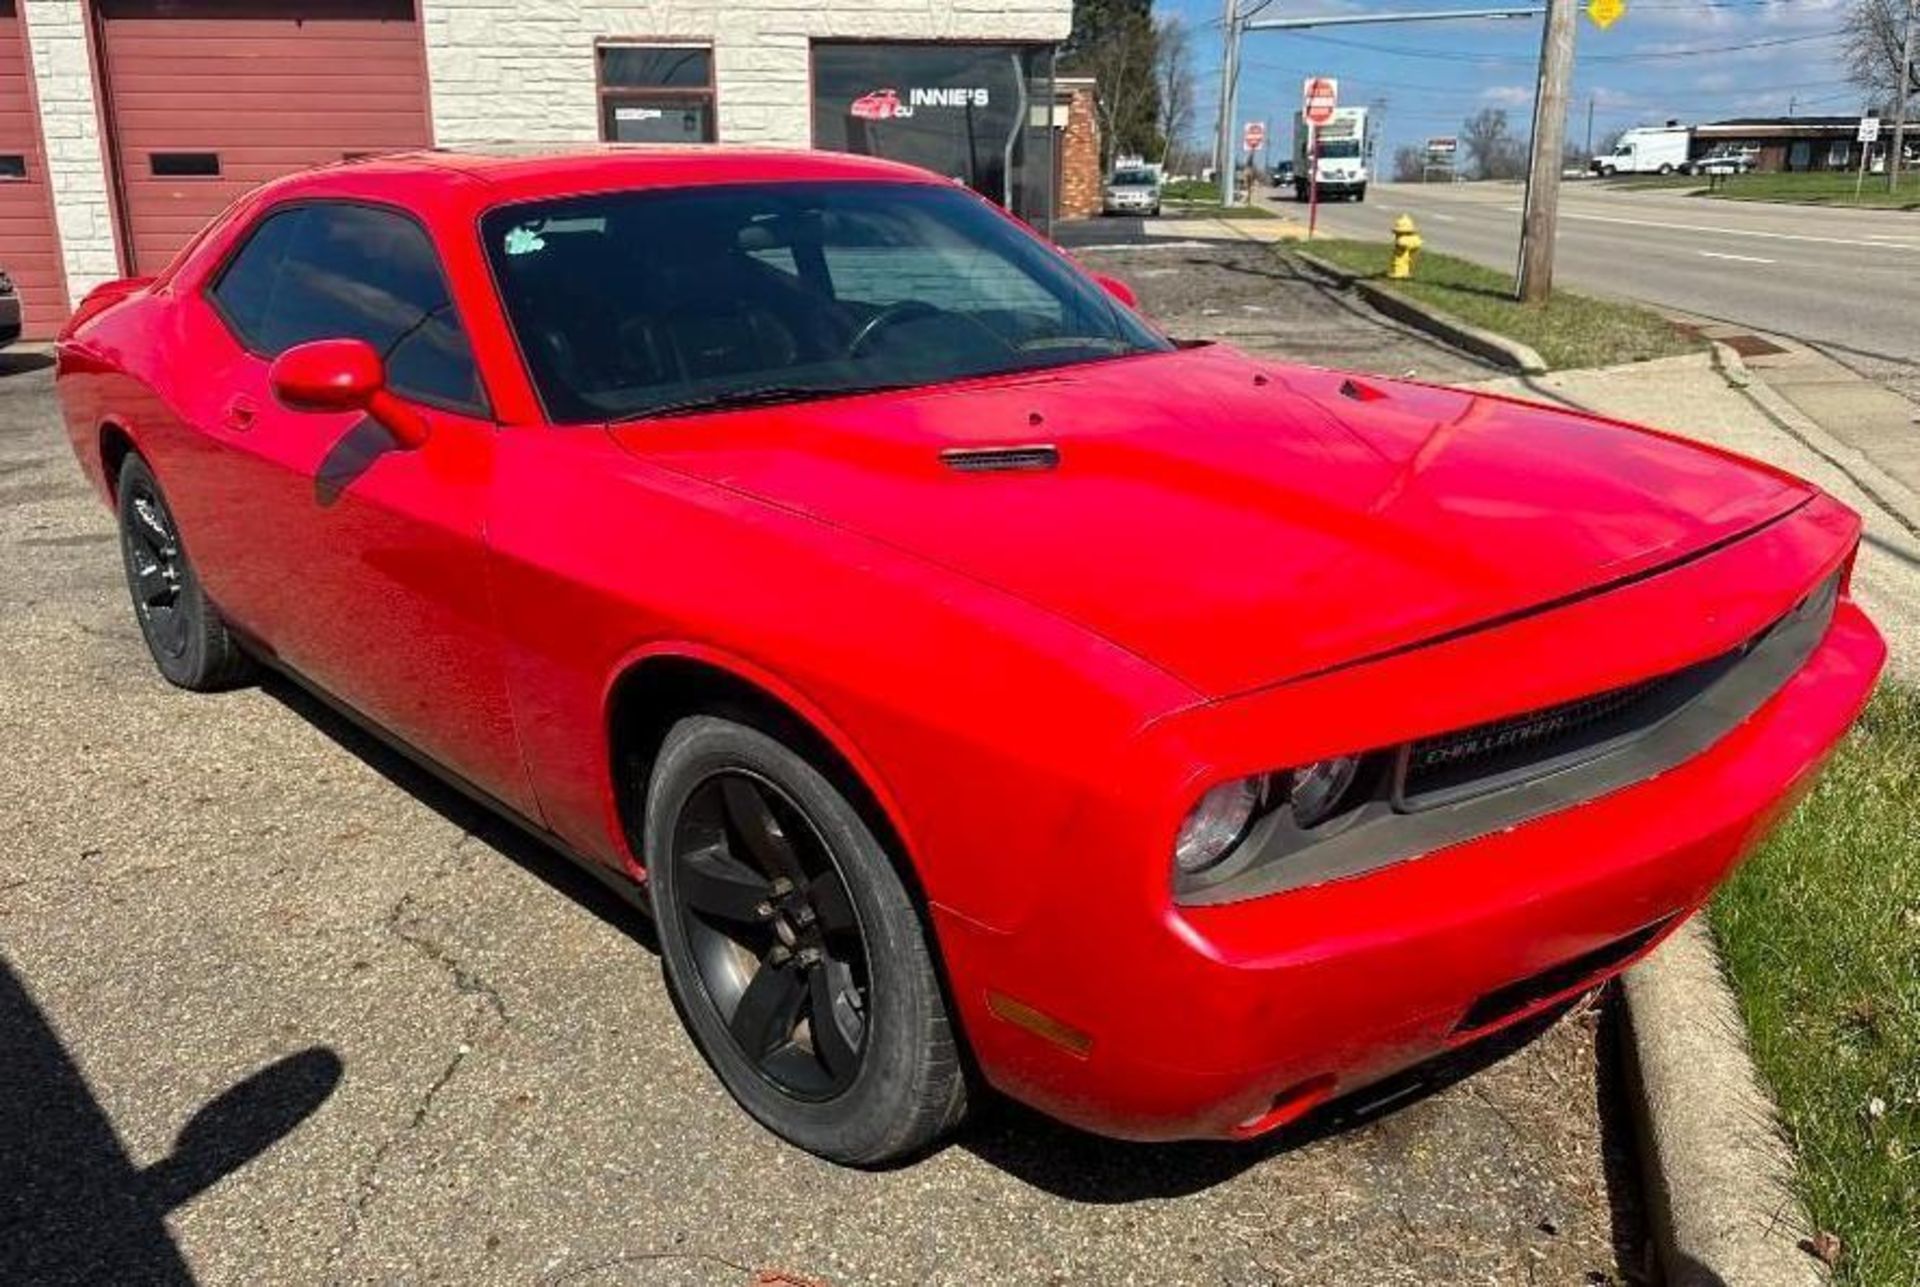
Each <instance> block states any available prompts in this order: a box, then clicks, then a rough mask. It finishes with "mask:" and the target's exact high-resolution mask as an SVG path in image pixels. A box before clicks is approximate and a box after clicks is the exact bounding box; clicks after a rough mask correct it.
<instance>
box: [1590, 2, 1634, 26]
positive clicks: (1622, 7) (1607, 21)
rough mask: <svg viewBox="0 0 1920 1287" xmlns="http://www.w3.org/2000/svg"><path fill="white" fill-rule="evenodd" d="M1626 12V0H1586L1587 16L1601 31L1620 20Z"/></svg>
mask: <svg viewBox="0 0 1920 1287" xmlns="http://www.w3.org/2000/svg"><path fill="white" fill-rule="evenodd" d="M1626 12H1627V0H1587V17H1589V18H1591V19H1593V25H1594V26H1596V27H1598V28H1600V30H1602V31H1605V30H1606V29H1607V28H1608V27H1611V26H1612V25H1613V24H1614V23H1616V22H1618V21H1620V19H1621V18H1622V17H1624V16H1625V15H1626Z"/></svg>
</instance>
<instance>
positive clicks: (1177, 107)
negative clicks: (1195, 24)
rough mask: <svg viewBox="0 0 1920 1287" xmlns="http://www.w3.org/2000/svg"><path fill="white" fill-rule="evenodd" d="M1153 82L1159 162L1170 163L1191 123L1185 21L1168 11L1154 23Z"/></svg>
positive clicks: (1188, 43)
mask: <svg viewBox="0 0 1920 1287" xmlns="http://www.w3.org/2000/svg"><path fill="white" fill-rule="evenodd" d="M1153 35H1154V45H1155V48H1154V81H1155V89H1156V90H1157V92H1158V94H1159V98H1160V101H1159V103H1158V107H1159V119H1158V120H1157V121H1156V122H1155V125H1156V128H1158V130H1159V131H1160V161H1161V164H1163V165H1165V164H1168V163H1170V162H1171V160H1172V153H1173V150H1174V148H1176V147H1180V146H1183V145H1184V144H1185V143H1186V141H1187V132H1188V131H1189V130H1190V129H1191V128H1192V126H1193V89H1194V71H1193V41H1192V38H1191V37H1190V36H1189V35H1188V33H1187V24H1186V23H1185V21H1183V20H1182V19H1181V18H1180V17H1179V15H1177V14H1169V15H1168V16H1167V17H1165V18H1162V19H1160V20H1159V21H1157V22H1156V23H1155V24H1154V29H1153Z"/></svg>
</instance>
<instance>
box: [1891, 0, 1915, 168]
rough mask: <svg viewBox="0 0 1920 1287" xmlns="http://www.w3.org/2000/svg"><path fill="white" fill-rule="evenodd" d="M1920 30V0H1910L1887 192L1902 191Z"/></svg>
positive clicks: (1895, 103)
mask: <svg viewBox="0 0 1920 1287" xmlns="http://www.w3.org/2000/svg"><path fill="white" fill-rule="evenodd" d="M1916 26H1920V0H1907V35H1906V39H1905V40H1904V41H1902V42H1901V48H1900V92H1899V93H1898V94H1895V95H1894V98H1893V103H1894V112H1893V151H1892V152H1890V153H1888V154H1887V191H1888V192H1896V191H1898V190H1899V188H1900V163H1901V161H1902V160H1904V159H1905V155H1906V147H1907V105H1908V104H1909V103H1911V102H1912V101H1913V93H1912V91H1913V29H1914V28H1915V27H1916Z"/></svg>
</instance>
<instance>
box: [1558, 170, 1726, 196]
mask: <svg viewBox="0 0 1920 1287" xmlns="http://www.w3.org/2000/svg"><path fill="white" fill-rule="evenodd" d="M1581 182H1583V183H1585V182H1592V181H1591V180H1585V179H1583V180H1581ZM1598 182H1599V184H1600V186H1602V187H1604V188H1608V189H1612V190H1615V191H1620V192H1645V191H1649V190H1658V189H1661V188H1704V187H1706V186H1707V181H1706V179H1704V178H1701V177H1696V176H1694V175H1690V174H1634V175H1621V176H1619V177H1618V178H1613V179H1601V180H1598Z"/></svg>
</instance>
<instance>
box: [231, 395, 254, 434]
mask: <svg viewBox="0 0 1920 1287" xmlns="http://www.w3.org/2000/svg"><path fill="white" fill-rule="evenodd" d="M257 410H258V408H256V407H255V406H254V405H253V399H252V398H249V397H248V396H247V395H246V394H244V393H242V394H239V395H237V396H235V398H234V399H233V401H231V402H229V403H227V412H226V416H225V417H224V420H223V423H224V424H225V425H226V426H227V428H229V429H232V430H234V431H235V432H236V433H245V432H246V431H247V430H249V429H251V428H253V418H254V415H255V413H256V411H257Z"/></svg>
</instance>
